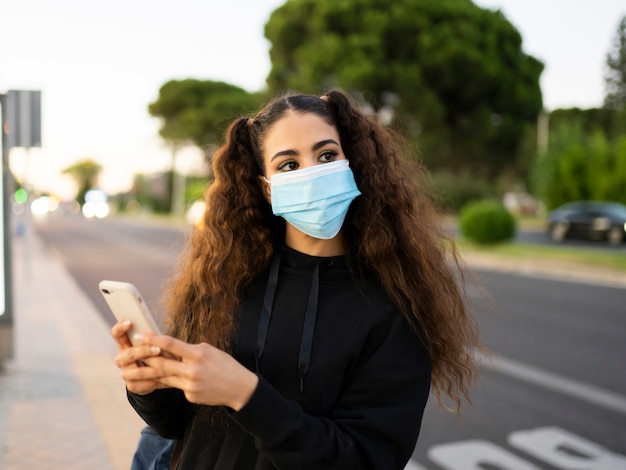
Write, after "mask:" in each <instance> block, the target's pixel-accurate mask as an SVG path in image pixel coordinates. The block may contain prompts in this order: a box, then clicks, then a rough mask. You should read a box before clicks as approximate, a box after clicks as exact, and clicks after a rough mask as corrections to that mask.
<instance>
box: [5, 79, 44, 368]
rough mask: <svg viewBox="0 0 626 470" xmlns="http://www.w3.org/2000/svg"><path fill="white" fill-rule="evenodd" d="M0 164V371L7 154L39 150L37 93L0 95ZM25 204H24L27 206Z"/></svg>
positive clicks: (8, 339) (8, 314) (9, 281)
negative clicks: (0, 149) (32, 148)
mask: <svg viewBox="0 0 626 470" xmlns="http://www.w3.org/2000/svg"><path fill="white" fill-rule="evenodd" d="M0 118H1V119H0V122H1V123H2V129H1V132H0V134H2V141H1V142H2V160H1V162H0V169H1V174H0V219H1V221H2V229H1V230H0V369H1V368H2V366H3V363H4V360H5V359H11V358H13V354H14V341H13V276H12V274H13V271H12V258H11V204H10V191H9V188H12V187H13V184H12V182H13V178H12V175H11V171H10V169H9V151H10V150H11V148H13V147H25V148H27V149H28V148H30V147H41V92H40V91H25V90H10V91H9V92H8V93H7V94H5V95H2V94H0ZM27 203H28V202H27Z"/></svg>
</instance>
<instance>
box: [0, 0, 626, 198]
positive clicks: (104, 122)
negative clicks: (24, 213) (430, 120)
mask: <svg viewBox="0 0 626 470" xmlns="http://www.w3.org/2000/svg"><path fill="white" fill-rule="evenodd" d="M283 3H284V0H229V1H227V2H216V1H209V0H177V1H176V2H174V1H173V0H107V1H106V2H87V1H84V0H55V1H54V2H51V1H49V0H19V1H16V0H0V18H1V19H2V21H1V22H0V93H6V92H7V91H9V90H40V91H41V92H42V147H41V148H31V149H29V150H25V149H21V148H16V149H13V150H12V151H11V154H10V165H11V168H12V170H13V171H14V173H15V174H16V175H17V176H18V178H19V179H22V180H25V181H26V182H27V184H28V186H30V187H31V188H33V189H37V190H40V191H48V192H52V193H55V194H57V195H59V196H60V197H61V198H70V197H72V196H73V195H74V192H75V187H74V184H73V182H72V180H71V179H69V177H67V176H62V175H61V170H62V169H64V168H66V167H68V166H70V165H72V164H74V163H76V162H77V161H79V160H82V159H86V158H89V159H93V160H95V161H97V162H98V163H100V165H102V167H103V173H102V176H101V179H100V186H101V187H102V189H104V190H105V191H108V192H110V193H116V192H119V191H125V190H127V189H128V188H129V186H130V184H131V182H132V178H133V174H134V173H136V172H145V173H150V172H156V171H162V170H165V169H167V168H168V167H169V165H170V161H171V160H170V159H171V152H170V150H169V148H168V147H167V145H165V143H164V142H163V141H162V139H161V138H160V137H159V135H158V130H159V126H160V123H159V120H158V119H156V118H153V117H151V116H150V115H149V114H148V111H147V107H148V104H149V103H150V102H153V101H154V100H156V98H157V97H158V90H159V88H160V87H161V85H163V84H164V83H165V82H167V81H168V80H172V79H185V78H197V79H203V80H221V81H225V82H227V83H232V84H234V85H238V86H240V87H242V88H244V89H246V90H248V91H257V90H260V89H262V88H263V87H264V85H265V78H266V76H267V75H268V73H269V71H270V67H271V64H270V60H269V47H270V44H269V42H268V41H267V40H266V39H265V37H264V33H263V30H264V25H265V23H266V22H267V20H268V18H269V16H270V14H271V12H272V11H273V10H274V9H276V8H277V7H279V6H280V5H282V4H283ZM474 3H475V4H476V5H478V6H480V7H482V8H488V9H491V10H495V9H500V10H501V11H502V12H503V13H504V15H505V16H506V18H507V19H508V20H509V21H510V22H511V23H512V24H513V25H514V26H515V27H516V28H517V29H518V31H519V32H520V33H521V35H522V40H523V43H522V48H523V50H524V52H525V53H527V54H530V55H532V56H534V57H536V58H537V59H539V60H541V61H542V62H543V63H544V65H545V69H544V72H543V74H542V76H541V80H540V84H541V88H542V93H543V100H544V106H545V107H546V109H548V110H552V109H556V108H568V107H580V108H591V107H599V106H601V105H602V101H603V97H604V92H605V89H604V72H605V62H606V54H607V53H608V52H609V51H610V50H611V47H612V41H613V38H614V36H615V33H616V31H617V27H618V24H619V21H620V19H621V18H622V17H623V16H624V15H626V0H475V1H474ZM200 162H201V156H200V154H199V151H197V150H196V149H193V148H188V149H185V150H183V151H182V152H181V153H180V154H179V159H178V163H177V165H178V167H177V168H178V169H179V170H180V171H182V172H190V171H192V170H193V169H194V168H197V167H198V165H199V163H200Z"/></svg>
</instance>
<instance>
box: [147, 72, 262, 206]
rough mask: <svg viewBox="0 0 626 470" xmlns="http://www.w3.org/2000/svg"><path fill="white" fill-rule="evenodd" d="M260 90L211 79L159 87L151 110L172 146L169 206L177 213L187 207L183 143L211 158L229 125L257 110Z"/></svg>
mask: <svg viewBox="0 0 626 470" xmlns="http://www.w3.org/2000/svg"><path fill="white" fill-rule="evenodd" d="M258 105H259V97H258V95H257V94H251V93H248V92H247V91H245V90H244V89H242V88H239V87H237V86H235V85H230V84H228V83H224V82H216V81H211V80H196V79H186V80H170V81H168V82H167V83H165V84H164V85H163V86H162V87H161V88H160V90H159V96H158V98H157V100H156V101H154V102H153V103H150V104H149V105H148V112H149V113H150V115H152V116H154V117H158V118H160V119H161V123H162V125H161V129H160V130H159V134H160V135H161V137H163V139H165V141H166V142H168V143H169V144H170V146H171V149H172V163H171V178H170V180H169V183H168V186H169V188H170V191H169V192H170V198H169V199H170V203H169V208H170V211H171V212H173V213H180V212H182V209H183V207H182V206H183V204H184V195H185V180H184V177H183V175H181V174H180V173H178V172H176V154H177V150H178V148H179V147H180V146H181V145H184V144H185V143H191V144H193V145H196V146H198V147H199V148H200V149H201V150H203V151H204V153H205V156H206V158H209V156H210V154H211V153H212V150H213V148H214V147H215V145H217V144H219V143H220V141H221V138H222V137H223V135H224V133H225V131H226V129H227V127H228V125H229V124H230V123H231V122H232V120H233V119H234V118H236V117H237V116H241V115H243V114H246V113H249V112H251V111H254V110H256V108H257V107H258Z"/></svg>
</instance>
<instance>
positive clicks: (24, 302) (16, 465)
mask: <svg viewBox="0 0 626 470" xmlns="http://www.w3.org/2000/svg"><path fill="white" fill-rule="evenodd" d="M28 247H30V249H29V248H28ZM12 251H13V284H14V286H13V294H14V300H13V302H14V310H13V315H14V317H13V318H14V325H13V326H14V330H13V339H14V357H13V359H10V360H6V361H4V364H3V366H4V369H3V370H2V371H0V469H3V470H30V469H33V470H34V469H37V470H47V469H54V470H61V469H63V470H69V469H77V470H78V469H81V470H82V469H92V470H128V469H129V468H130V462H131V459H132V454H133V452H134V449H135V446H136V444H137V440H138V438H139V431H140V429H141V428H142V426H143V423H142V421H141V420H140V418H139V417H138V416H137V415H136V414H135V412H134V411H133V410H132V408H131V407H130V405H129V404H128V402H127V401H126V395H125V389H124V384H123V382H122V380H121V379H120V377H119V370H118V369H117V367H115V365H114V363H113V357H114V356H115V354H116V350H117V348H116V347H115V344H114V342H113V339H112V338H111V337H110V336H109V327H108V326H107V324H106V323H105V321H104V320H103V319H102V318H101V317H100V315H99V313H98V312H97V311H96V309H95V307H94V306H93V304H92V303H91V301H90V300H89V299H88V298H87V297H86V296H85V294H84V293H83V292H82V291H81V289H80V288H79V287H78V285H77V284H76V283H75V281H74V279H73V278H72V277H71V276H70V274H69V273H68V271H67V270H66V269H65V267H64V266H63V264H62V263H61V262H60V260H58V259H57V258H56V257H55V256H54V255H52V254H51V253H48V252H46V251H45V248H44V247H43V245H42V244H41V242H40V240H39V239H38V238H37V236H36V235H33V236H31V237H29V238H19V237H14V238H13V240H12Z"/></svg>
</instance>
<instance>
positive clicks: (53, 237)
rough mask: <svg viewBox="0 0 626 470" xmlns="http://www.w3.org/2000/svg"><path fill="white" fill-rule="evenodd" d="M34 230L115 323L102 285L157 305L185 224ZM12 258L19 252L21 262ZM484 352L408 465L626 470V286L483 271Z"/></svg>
mask: <svg viewBox="0 0 626 470" xmlns="http://www.w3.org/2000/svg"><path fill="white" fill-rule="evenodd" d="M37 230H38V232H39V234H40V236H41V237H42V239H43V240H44V242H45V243H46V245H47V246H48V247H49V248H50V249H51V250H54V251H56V252H57V253H58V254H59V256H60V257H61V258H62V260H63V262H64V263H65V265H66V266H67V267H68V269H69V271H70V272H71V273H72V275H73V276H74V277H75V278H76V280H77V281H78V283H79V285H80V286H81V287H82V288H83V289H84V291H85V293H86V294H87V295H88V296H89V297H90V298H91V299H92V300H93V301H94V304H95V305H96V306H97V307H98V309H99V310H100V311H101V312H102V314H103V315H104V316H105V318H107V321H109V323H111V324H112V323H113V317H112V315H111V314H110V312H108V310H107V307H106V304H104V301H103V300H102V299H101V297H100V294H99V292H98V290H97V284H98V282H99V281H100V280H101V279H105V278H108V279H113V280H125V281H130V282H133V283H135V284H136V285H137V286H138V287H139V289H140V290H141V291H142V292H143V294H144V297H145V298H146V301H147V302H148V304H149V305H150V306H151V307H152V309H153V310H154V311H159V304H158V301H159V298H160V296H161V291H162V286H163V283H164V282H165V281H166V279H167V278H168V277H169V276H170V275H171V273H172V272H173V269H174V266H175V263H176V261H177V259H178V255H179V253H180V250H181V248H182V246H183V242H184V239H185V231H184V229H183V228H182V227H164V226H160V225H154V224H152V223H143V222H141V221H132V220H127V219H115V218H112V219H105V220H95V221H86V220H84V219H82V218H81V217H80V216H74V217H70V216H54V217H49V218H48V219H45V220H42V221H40V222H38V223H37ZM16 262H19V260H16ZM478 275H479V279H480V283H481V286H482V288H483V289H484V291H485V293H481V290H480V289H478V288H475V287H470V290H469V291H470V296H471V299H472V303H473V305H474V307H475V308H476V310H477V311H478V312H479V315H478V318H479V324H480V327H481V331H482V334H483V339H484V343H485V344H486V346H487V347H488V348H489V350H490V353H491V358H490V359H489V360H486V361H485V365H484V368H483V370H482V373H481V376H480V380H479V382H478V384H477V387H476V388H475V390H474V392H473V394H472V400H473V405H472V406H467V407H466V410H465V413H464V416H463V421H462V423H459V422H457V420H456V418H455V416H454V415H453V414H451V413H449V412H446V411H444V410H442V409H441V408H440V407H438V406H437V404H436V398H435V397H431V399H430V401H429V404H428V406H427V410H426V414H425V417H424V422H423V426H422V433H421V436H420V440H419V442H418V445H417V447H416V450H415V454H414V460H413V461H412V462H411V463H410V464H409V466H407V470H424V469H429V470H439V469H443V470H448V469H450V470H452V469H453V470H464V469H468V470H470V469H471V470H473V469H483V470H488V469H492V470H495V469H502V470H504V469H507V470H534V469H570V468H572V469H605V470H609V469H610V470H619V469H626V368H625V365H624V360H625V359H626V314H625V308H626V307H625V306H626V289H621V288H615V287H602V286H597V285H586V284H582V283H572V282H560V281H555V280H546V279H534V278H532V277H528V276H521V275H520V276H518V275H512V274H503V273H493V272H486V271H485V272H478Z"/></svg>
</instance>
